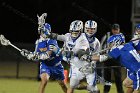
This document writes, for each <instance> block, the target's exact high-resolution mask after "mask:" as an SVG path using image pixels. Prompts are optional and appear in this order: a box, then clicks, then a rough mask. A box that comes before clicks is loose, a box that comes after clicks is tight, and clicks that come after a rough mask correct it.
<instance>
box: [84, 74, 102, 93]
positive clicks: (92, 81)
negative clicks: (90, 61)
mask: <svg viewBox="0 0 140 93" xmlns="http://www.w3.org/2000/svg"><path fill="white" fill-rule="evenodd" d="M86 80H87V84H88V85H87V90H88V91H89V93H100V90H99V89H98V87H97V85H96V72H94V73H91V74H87V75H86Z"/></svg>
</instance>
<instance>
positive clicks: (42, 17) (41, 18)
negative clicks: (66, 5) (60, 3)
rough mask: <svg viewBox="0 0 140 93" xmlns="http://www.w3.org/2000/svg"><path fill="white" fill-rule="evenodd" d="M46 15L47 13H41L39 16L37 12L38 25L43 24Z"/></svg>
mask: <svg viewBox="0 0 140 93" xmlns="http://www.w3.org/2000/svg"><path fill="white" fill-rule="evenodd" d="M46 17H47V13H43V14H42V15H41V16H39V15H38V14H37V18H38V25H44V24H45V19H46Z"/></svg>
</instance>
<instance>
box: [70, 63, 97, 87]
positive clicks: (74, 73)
mask: <svg viewBox="0 0 140 93" xmlns="http://www.w3.org/2000/svg"><path fill="white" fill-rule="evenodd" d="M69 77H70V80H73V79H76V80H77V83H78V82H79V81H80V80H82V79H84V78H86V81H87V83H88V85H91V86H92V85H94V86H95V85H96V72H95V71H94V73H89V74H88V73H82V72H80V71H79V68H77V67H75V66H71V68H70V73H69ZM71 82H72V81H71Z"/></svg>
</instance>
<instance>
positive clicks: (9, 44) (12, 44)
mask: <svg viewBox="0 0 140 93" xmlns="http://www.w3.org/2000/svg"><path fill="white" fill-rule="evenodd" d="M9 45H10V46H12V47H13V48H15V49H16V50H18V51H20V52H21V49H20V48H18V47H17V46H15V45H13V44H12V43H9Z"/></svg>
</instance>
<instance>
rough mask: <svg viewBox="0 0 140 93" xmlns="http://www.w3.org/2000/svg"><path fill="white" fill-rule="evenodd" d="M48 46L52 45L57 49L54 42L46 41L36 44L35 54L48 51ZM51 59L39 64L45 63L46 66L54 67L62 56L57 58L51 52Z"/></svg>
mask: <svg viewBox="0 0 140 93" xmlns="http://www.w3.org/2000/svg"><path fill="white" fill-rule="evenodd" d="M50 45H54V46H55V47H57V48H59V47H58V44H57V41H56V40H52V39H48V40H43V41H41V42H39V43H38V45H37V52H39V53H45V52H47V51H50ZM51 58H52V60H49V61H48V60H42V61H41V62H42V63H45V64H46V65H47V66H55V65H56V64H57V63H59V62H60V61H61V60H62V55H59V56H58V55H57V54H56V53H54V52H52V54H51V56H50V59H51Z"/></svg>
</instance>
